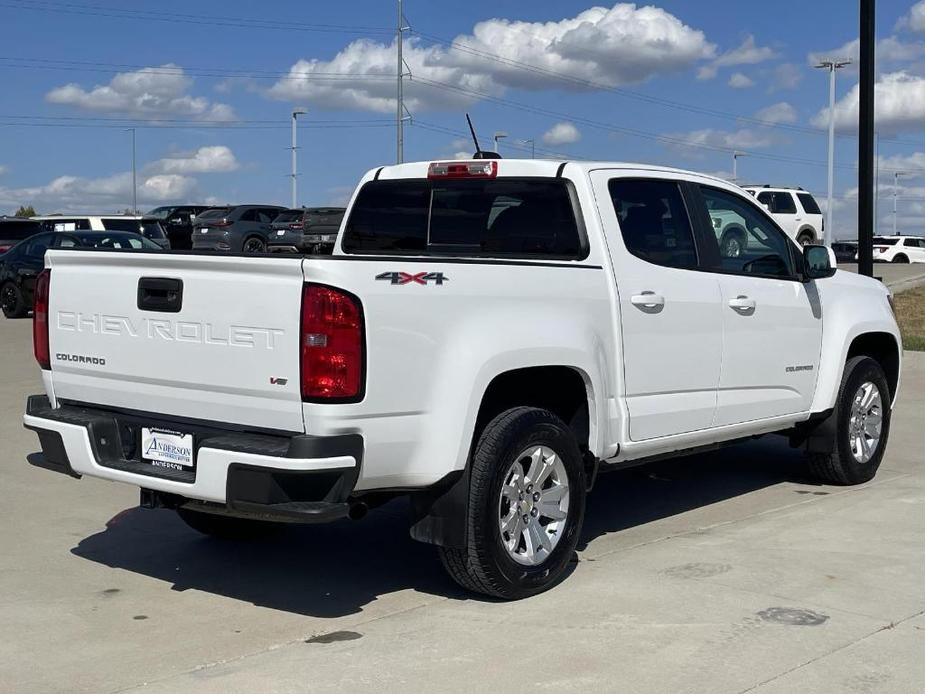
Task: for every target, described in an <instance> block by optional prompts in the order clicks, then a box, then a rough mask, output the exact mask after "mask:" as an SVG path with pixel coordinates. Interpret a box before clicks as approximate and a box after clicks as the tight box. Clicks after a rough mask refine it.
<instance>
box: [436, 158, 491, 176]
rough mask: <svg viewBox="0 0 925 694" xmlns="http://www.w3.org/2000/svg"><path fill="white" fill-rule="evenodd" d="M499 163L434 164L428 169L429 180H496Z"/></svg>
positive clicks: (446, 162)
mask: <svg viewBox="0 0 925 694" xmlns="http://www.w3.org/2000/svg"><path fill="white" fill-rule="evenodd" d="M497 175H498V162H497V161H493V160H488V161H444V162H434V163H433V164H431V165H430V166H429V167H428V168H427V178H495V177H497Z"/></svg>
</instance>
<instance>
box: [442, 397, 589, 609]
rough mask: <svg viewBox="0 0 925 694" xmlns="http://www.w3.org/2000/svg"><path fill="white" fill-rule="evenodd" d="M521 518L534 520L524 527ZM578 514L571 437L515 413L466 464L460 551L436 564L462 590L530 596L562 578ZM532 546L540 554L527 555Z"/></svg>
mask: <svg viewBox="0 0 925 694" xmlns="http://www.w3.org/2000/svg"><path fill="white" fill-rule="evenodd" d="M538 451H539V455H537V452H538ZM549 453H552V454H554V455H555V458H553V457H551V456H549V455H548V454H549ZM534 466H539V470H542V472H541V473H540V474H534V475H533V477H538V478H540V480H541V481H540V484H539V485H538V487H539V489H533V487H532V482H531V474H530V473H531V472H534V473H536V472H537V471H538V470H537V468H536V467H534ZM517 471H519V476H518V472H517ZM511 475H514V477H512V476H511ZM563 482H565V483H566V487H565V489H564V490H563ZM506 483H507V484H506ZM503 489H504V490H506V491H503ZM518 490H519V491H518ZM544 495H545V496H546V497H547V498H546V503H545V504H544V503H541V502H542V500H543V496H544ZM534 503H535V504H536V506H534ZM563 505H564V506H565V509H563V508H562V506H563ZM541 509H545V511H546V512H548V513H550V514H552V515H550V516H546V515H545V513H544V511H543V510H541ZM521 511H525V512H526V513H525V514H524V516H525V517H527V518H528V519H535V520H530V521H528V523H526V524H525V523H523V522H522V518H523V517H524V516H520V513H521ZM584 511H585V472H584V465H583V461H582V457H581V453H580V452H579V450H578V444H577V442H576V440H575V436H574V434H573V433H572V431H571V430H570V429H569V428H568V426H566V424H565V423H564V422H563V421H562V420H561V419H559V418H558V417H557V416H556V415H554V414H553V413H551V412H548V411H547V410H541V409H536V408H532V407H516V408H514V409H510V410H507V411H506V412H503V413H501V414H500V415H498V416H497V417H495V418H494V419H493V420H492V421H491V422H489V424H488V425H487V426H486V427H485V429H484V431H483V432H482V434H481V436H480V437H479V440H478V442H477V443H476V445H475V448H474V451H473V453H472V459H471V461H470V482H469V505H468V511H467V514H468V515H467V519H466V526H467V533H466V535H467V546H466V547H463V548H453V547H439V548H438V550H439V552H440V559H441V561H442V563H443V566H444V568H445V569H446V570H447V571H448V572H449V574H450V576H452V578H453V579H454V580H455V581H456V582H457V583H458V584H459V585H461V586H462V587H463V588H465V589H467V590H470V591H474V592H477V593H484V594H485V595H490V596H493V597H497V598H503V599H506V600H518V599H520V598H525V597H528V596H530V595H536V594H537V593H541V592H543V591H544V590H547V589H549V588H551V587H552V586H554V585H555V584H556V583H557V582H558V581H559V580H561V579H562V577H563V576H564V574H565V572H566V569H567V568H568V564H569V562H570V561H571V558H572V555H573V553H574V551H575V546H576V545H577V543H578V538H579V535H580V533H581V526H582V522H583V521H584ZM553 516H556V517H558V519H557V520H554V519H553ZM562 516H564V517H562ZM544 520H545V521H546V523H543V521H544ZM555 524H558V525H555ZM505 525H507V527H508V528H510V531H507V530H503V529H502V528H503V527H504V526H505ZM528 540H529V544H528ZM547 543H548V544H549V545H550V546H549V549H546V544H547ZM531 545H532V546H533V547H541V548H542V549H539V550H537V551H535V552H533V553H531V550H530V546H531ZM521 550H522V551H521ZM515 556H516V557H517V558H515Z"/></svg>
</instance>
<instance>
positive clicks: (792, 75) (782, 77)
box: [769, 63, 803, 92]
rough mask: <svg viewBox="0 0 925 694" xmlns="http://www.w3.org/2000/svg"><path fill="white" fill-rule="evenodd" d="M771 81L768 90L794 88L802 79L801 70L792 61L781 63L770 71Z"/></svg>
mask: <svg viewBox="0 0 925 694" xmlns="http://www.w3.org/2000/svg"><path fill="white" fill-rule="evenodd" d="M772 78H773V82H772V84H771V88H770V90H769V91H771V92H776V91H781V90H784V89H796V88H797V86H798V85H799V84H800V81H801V80H802V79H803V72H802V70H800V68H799V66H798V65H795V64H794V63H781V64H780V65H778V66H777V67H776V68H774V72H773V73H772Z"/></svg>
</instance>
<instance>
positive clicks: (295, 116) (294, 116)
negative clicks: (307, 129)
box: [290, 110, 307, 207]
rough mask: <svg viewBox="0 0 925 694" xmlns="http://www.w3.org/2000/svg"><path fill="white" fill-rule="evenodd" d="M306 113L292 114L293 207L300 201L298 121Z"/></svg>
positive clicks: (294, 112) (297, 112) (296, 112)
mask: <svg viewBox="0 0 925 694" xmlns="http://www.w3.org/2000/svg"><path fill="white" fill-rule="evenodd" d="M306 113H307V111H298V110H296V111H293V112H292V147H290V149H291V150H292V173H291V174H290V176H292V207H297V206H298V199H299V195H298V186H297V183H296V179H297V177H298V175H299V174H298V162H297V161H296V150H297V149H298V147H297V146H296V121H297V120H298V117H299V116H302V115H304V114H306Z"/></svg>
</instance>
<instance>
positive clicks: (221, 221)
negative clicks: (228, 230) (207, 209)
mask: <svg viewBox="0 0 925 694" xmlns="http://www.w3.org/2000/svg"><path fill="white" fill-rule="evenodd" d="M201 225H202V226H204V227H230V226H231V222H229V221H228V220H227V219H216V220H215V221H214V222H213V221H211V220H210V221H208V222H201Z"/></svg>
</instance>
